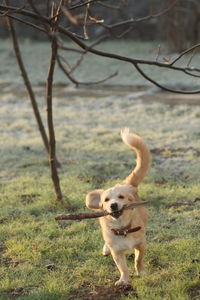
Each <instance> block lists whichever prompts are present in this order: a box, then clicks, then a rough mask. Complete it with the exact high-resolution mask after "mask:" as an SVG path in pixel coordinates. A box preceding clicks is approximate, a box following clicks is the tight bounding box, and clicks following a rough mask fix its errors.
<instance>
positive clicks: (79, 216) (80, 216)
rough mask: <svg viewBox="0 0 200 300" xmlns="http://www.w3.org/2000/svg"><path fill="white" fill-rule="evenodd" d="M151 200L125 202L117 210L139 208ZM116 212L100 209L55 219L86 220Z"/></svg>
mask: <svg viewBox="0 0 200 300" xmlns="http://www.w3.org/2000/svg"><path fill="white" fill-rule="evenodd" d="M149 203H150V201H141V202H136V203H130V204H125V205H124V206H123V207H122V209H121V210H118V211H116V212H118V213H122V212H123V211H124V210H126V209H133V208H137V207H140V206H144V205H147V204H149ZM116 212H114V213H108V212H107V211H99V212H93V213H78V214H60V215H58V216H57V217H55V220H56V221H58V220H84V219H93V218H101V217H105V216H108V215H111V216H112V215H113V214H115V213H116Z"/></svg>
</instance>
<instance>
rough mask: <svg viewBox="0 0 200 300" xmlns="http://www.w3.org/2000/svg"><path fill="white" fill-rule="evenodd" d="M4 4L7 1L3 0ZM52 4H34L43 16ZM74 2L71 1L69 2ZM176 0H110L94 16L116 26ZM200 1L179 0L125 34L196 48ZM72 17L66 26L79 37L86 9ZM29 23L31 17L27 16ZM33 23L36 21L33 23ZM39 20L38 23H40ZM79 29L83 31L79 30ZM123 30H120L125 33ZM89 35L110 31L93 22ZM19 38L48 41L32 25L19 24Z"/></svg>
mask: <svg viewBox="0 0 200 300" xmlns="http://www.w3.org/2000/svg"><path fill="white" fill-rule="evenodd" d="M1 2H2V4H3V1H1ZM50 2H51V1H49V0H46V1H39V0H35V1H34V4H35V5H36V6H37V8H38V10H39V11H40V12H41V13H42V14H44V15H45V14H46V15H49V11H50ZM66 2H68V3H69V2H70V1H66ZM76 2H77V3H80V1H71V3H72V4H73V5H76ZM173 3H174V0H165V1H162V0H151V1H150V0H140V1H138V0H121V1H116V0H110V1H101V2H100V1H96V3H95V2H94V3H93V5H92V6H91V7H90V14H91V16H93V17H95V18H96V19H104V21H105V23H106V24H115V23H119V22H122V21H124V20H128V19H131V18H141V17H145V16H147V15H149V14H151V13H152V12H153V13H155V12H160V11H162V10H163V9H164V8H165V7H168V6H169V5H170V4H173ZM199 4H200V3H199V0H179V1H177V2H176V4H175V6H174V7H173V9H172V10H170V11H169V12H168V13H167V14H165V15H163V16H162V18H152V19H150V20H147V21H143V22H142V23H139V24H133V25H132V26H130V25H129V24H126V25H124V28H123V29H124V31H126V30H127V33H126V35H125V37H126V38H129V39H138V40H147V41H148V40H153V39H154V40H164V41H167V42H168V51H169V52H180V51H183V50H184V49H186V48H188V47H190V46H192V45H194V44H195V43H197V42H198V41H199V38H200V5H199ZM11 5H12V6H17V7H23V5H24V1H23V0H12V1H11ZM70 17H71V20H70V18H63V20H62V21H61V24H62V26H65V27H67V28H70V29H71V30H72V31H73V27H74V28H75V27H76V34H78V33H80V34H82V27H83V26H82V20H83V18H84V13H83V8H82V7H80V8H77V9H75V10H73V11H71V16H70ZM22 18H24V19H25V20H30V18H28V17H26V16H23V17H22ZM31 21H33V20H31ZM0 22H1V24H0V35H1V37H7V36H8V31H7V26H6V24H5V21H4V20H3V18H1V19H0ZM37 22H38V21H35V23H36V24H37ZM78 27H79V31H77V28H78ZM121 29H122V27H120V32H121ZM87 30H88V34H89V35H90V38H92V37H94V36H95V37H98V36H100V35H102V34H103V33H104V32H106V28H104V26H101V25H99V24H98V23H97V24H94V23H92V26H90V25H88V28H87ZM16 32H17V35H18V36H19V35H20V36H21V37H28V38H30V39H37V40H44V39H47V37H45V35H44V34H42V33H41V32H39V31H37V30H32V28H30V27H28V26H24V24H22V23H20V22H16ZM112 33H113V38H114V37H116V36H117V34H118V30H117V28H116V29H115V30H113V32H112Z"/></svg>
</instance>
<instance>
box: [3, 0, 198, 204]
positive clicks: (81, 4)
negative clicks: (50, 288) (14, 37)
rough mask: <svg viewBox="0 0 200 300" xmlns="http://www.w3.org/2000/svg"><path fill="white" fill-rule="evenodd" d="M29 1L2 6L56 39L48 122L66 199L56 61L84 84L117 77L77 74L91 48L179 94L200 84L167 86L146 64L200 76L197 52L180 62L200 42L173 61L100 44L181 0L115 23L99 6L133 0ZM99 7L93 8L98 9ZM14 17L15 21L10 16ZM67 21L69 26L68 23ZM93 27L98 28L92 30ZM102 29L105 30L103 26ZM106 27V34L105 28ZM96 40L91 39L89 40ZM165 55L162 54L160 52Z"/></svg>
mask: <svg viewBox="0 0 200 300" xmlns="http://www.w3.org/2000/svg"><path fill="white" fill-rule="evenodd" d="M24 2H25V4H24V5H23V6H21V7H20V6H18V7H17V6H12V5H8V3H7V4H6V5H0V16H1V17H6V18H9V20H15V21H16V22H20V23H22V24H23V25H24V26H28V27H31V28H32V29H33V30H34V31H39V32H41V33H43V34H45V35H46V36H47V37H48V39H49V40H50V44H51V50H52V51H51V57H50V63H49V71H48V78H47V84H46V99H47V122H48V130H49V145H48V149H49V159H50V166H51V175H52V180H53V183H54V188H55V191H56V195H57V199H58V200H61V199H62V192H61V188H60V184H59V177H58V173H57V167H56V164H55V157H56V138H55V133H54V126H53V110H52V100H53V98H52V88H53V74H54V68H55V65H56V62H57V63H58V66H59V67H60V68H61V70H62V71H63V72H64V74H65V75H66V76H67V77H68V78H69V80H70V81H71V82H72V83H74V84H75V85H76V86H78V85H84V84H85V85H90V84H98V83H102V82H104V81H105V80H107V79H109V78H111V77H113V76H116V75H117V73H114V74H110V75H109V76H108V77H106V78H104V79H101V80H99V81H98V82H79V81H78V80H77V79H76V78H75V77H74V75H73V72H74V70H75V69H77V68H78V67H79V66H80V64H81V63H82V61H83V57H84V56H85V55H87V54H88V53H92V54H93V55H97V56H102V57H105V58H110V59H113V60H119V61H122V62H124V63H128V64H131V66H132V67H133V68H135V69H136V70H137V71H138V72H139V73H140V74H141V76H142V77H143V78H144V79H145V80H148V81H150V82H151V83H152V84H154V85H155V86H157V87H159V88H161V89H163V90H166V91H169V92H174V93H183V94H197V93H200V89H196V90H193V89H192V90H180V89H174V88H171V87H169V86H168V85H167V84H166V85H163V84H161V83H160V82H159V81H156V80H155V79H153V78H152V77H151V76H150V75H147V74H146V72H145V71H144V69H143V66H145V65H150V66H153V67H154V68H164V69H167V70H172V71H178V72H180V73H184V74H186V75H187V76H194V77H200V68H198V67H196V66H191V65H190V64H191V57H190V59H189V60H188V62H187V63H186V64H185V65H180V64H179V62H180V59H181V58H182V57H183V56H185V55H186V54H188V53H190V54H191V55H193V56H194V55H195V54H194V51H195V50H196V49H198V48H199V47H200V43H196V44H194V45H192V46H190V47H188V48H186V49H184V50H183V51H182V52H181V53H179V54H177V55H176V57H175V58H173V59H169V60H168V61H165V62H163V61H159V55H157V56H156V57H155V59H154V60H146V59H135V58H132V57H129V56H122V55H119V54H115V53H111V52H106V51H103V50H99V49H98V48H96V46H97V45H98V44H99V43H101V42H102V41H103V40H105V39H108V38H120V37H122V36H124V35H126V34H128V33H130V32H131V30H132V29H133V27H134V26H135V25H139V24H141V23H143V22H147V21H149V20H152V19H156V20H157V19H161V18H163V17H166V16H168V15H169V14H170V13H172V12H173V10H174V9H175V8H176V6H177V4H178V3H179V0H171V1H167V5H166V6H165V7H163V8H162V9H161V10H160V11H154V10H153V8H152V7H150V8H149V13H147V15H146V16H143V17H140V18H135V17H130V18H127V19H124V20H122V21H119V22H118V21H115V20H114V22H110V20H109V18H107V17H106V18H105V20H104V16H103V15H97V14H96V11H97V10H98V9H97V8H98V7H102V6H103V7H104V6H105V7H106V9H108V10H109V11H110V14H112V11H113V10H119V11H120V10H121V8H122V7H123V6H124V5H128V4H127V3H128V1H125V0H121V1H118V4H117V5H116V4H113V3H114V2H113V1H109V0H108V1H97V0H85V1H82V0H65V1H64V0H49V1H47V2H46V9H45V10H44V9H40V7H39V6H37V3H36V1H32V0H28V1H24ZM94 7H95V8H96V9H95V10H93V8H94ZM9 22H10V21H9ZM65 24H67V27H66V26H65ZM91 28H94V30H93V31H91ZM99 29H100V30H99ZM99 32H100V33H99ZM90 36H92V37H93V40H94V41H92V42H91V43H90V44H89V43H88V42H87V41H88V40H90ZM67 40H70V41H71V42H73V43H74V46H75V47H72V48H69V47H68V46H66V45H65V44H66V41H67ZM60 50H62V51H63V50H64V51H73V52H75V53H77V55H78V58H77V62H76V64H75V65H74V66H73V67H70V64H69V63H68V61H67V59H66V57H65V56H63V55H60ZM158 54H159V53H158Z"/></svg>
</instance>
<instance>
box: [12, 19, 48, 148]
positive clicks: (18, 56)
mask: <svg viewBox="0 0 200 300" xmlns="http://www.w3.org/2000/svg"><path fill="white" fill-rule="evenodd" d="M7 21H8V27H9V30H10V33H11V37H12V42H13V48H14V52H15V56H16V59H17V63H18V66H19V68H20V71H21V75H22V78H23V80H24V84H25V86H26V89H27V92H28V94H29V97H30V100H31V105H32V108H33V112H34V115H35V118H36V121H37V124H38V128H39V131H40V134H41V137H42V140H43V143H44V146H45V148H46V150H47V152H49V142H48V137H47V134H46V131H45V128H44V125H43V122H42V118H41V115H40V112H39V109H38V105H37V102H36V99H35V94H34V92H33V89H32V86H31V83H30V80H29V78H28V74H27V72H26V69H25V67H24V63H23V60H22V56H21V52H20V48H19V44H18V40H17V37H16V32H15V28H14V26H13V22H12V20H11V18H7Z"/></svg>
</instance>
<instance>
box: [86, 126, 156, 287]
mask: <svg viewBox="0 0 200 300" xmlns="http://www.w3.org/2000/svg"><path fill="white" fill-rule="evenodd" d="M121 137H122V140H123V142H124V143H125V144H126V145H128V146H129V147H130V148H131V149H133V150H135V151H136V154H137V161H136V166H135V168H134V170H133V171H132V172H131V174H130V175H129V176H128V177H127V178H126V179H125V180H124V181H123V182H122V183H119V184H117V185H115V186H113V187H111V188H109V189H107V190H101V189H99V190H94V191H92V192H90V193H89V194H87V196H86V206H87V207H88V208H90V209H95V210H104V211H106V212H108V213H111V214H112V215H107V216H105V217H101V218H100V219H99V220H100V225H101V228H102V234H103V238H104V241H105V244H104V247H103V255H109V254H111V255H112V257H113V259H114V261H115V263H116V265H117V267H118V269H119V272H120V279H119V280H118V281H116V282H115V285H127V284H128V283H129V270H128V267H127V264H126V256H125V253H126V251H128V250H132V249H135V270H136V274H137V275H142V274H144V273H145V272H144V265H143V261H142V260H143V256H144V252H145V249H146V239H145V233H146V225H147V218H148V216H147V209H146V208H145V207H144V206H141V207H137V208H134V209H129V210H124V211H123V212H120V209H122V207H123V205H124V204H127V203H132V202H138V201H141V200H140V198H139V196H138V190H137V187H138V185H139V184H140V183H141V182H142V180H143V179H144V177H145V175H146V173H147V171H148V169H149V167H150V162H151V155H150V152H149V149H148V147H147V145H146V144H145V142H144V141H143V140H142V138H141V137H139V136H138V135H135V134H130V133H129V129H127V128H125V129H124V130H122V131H121Z"/></svg>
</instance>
